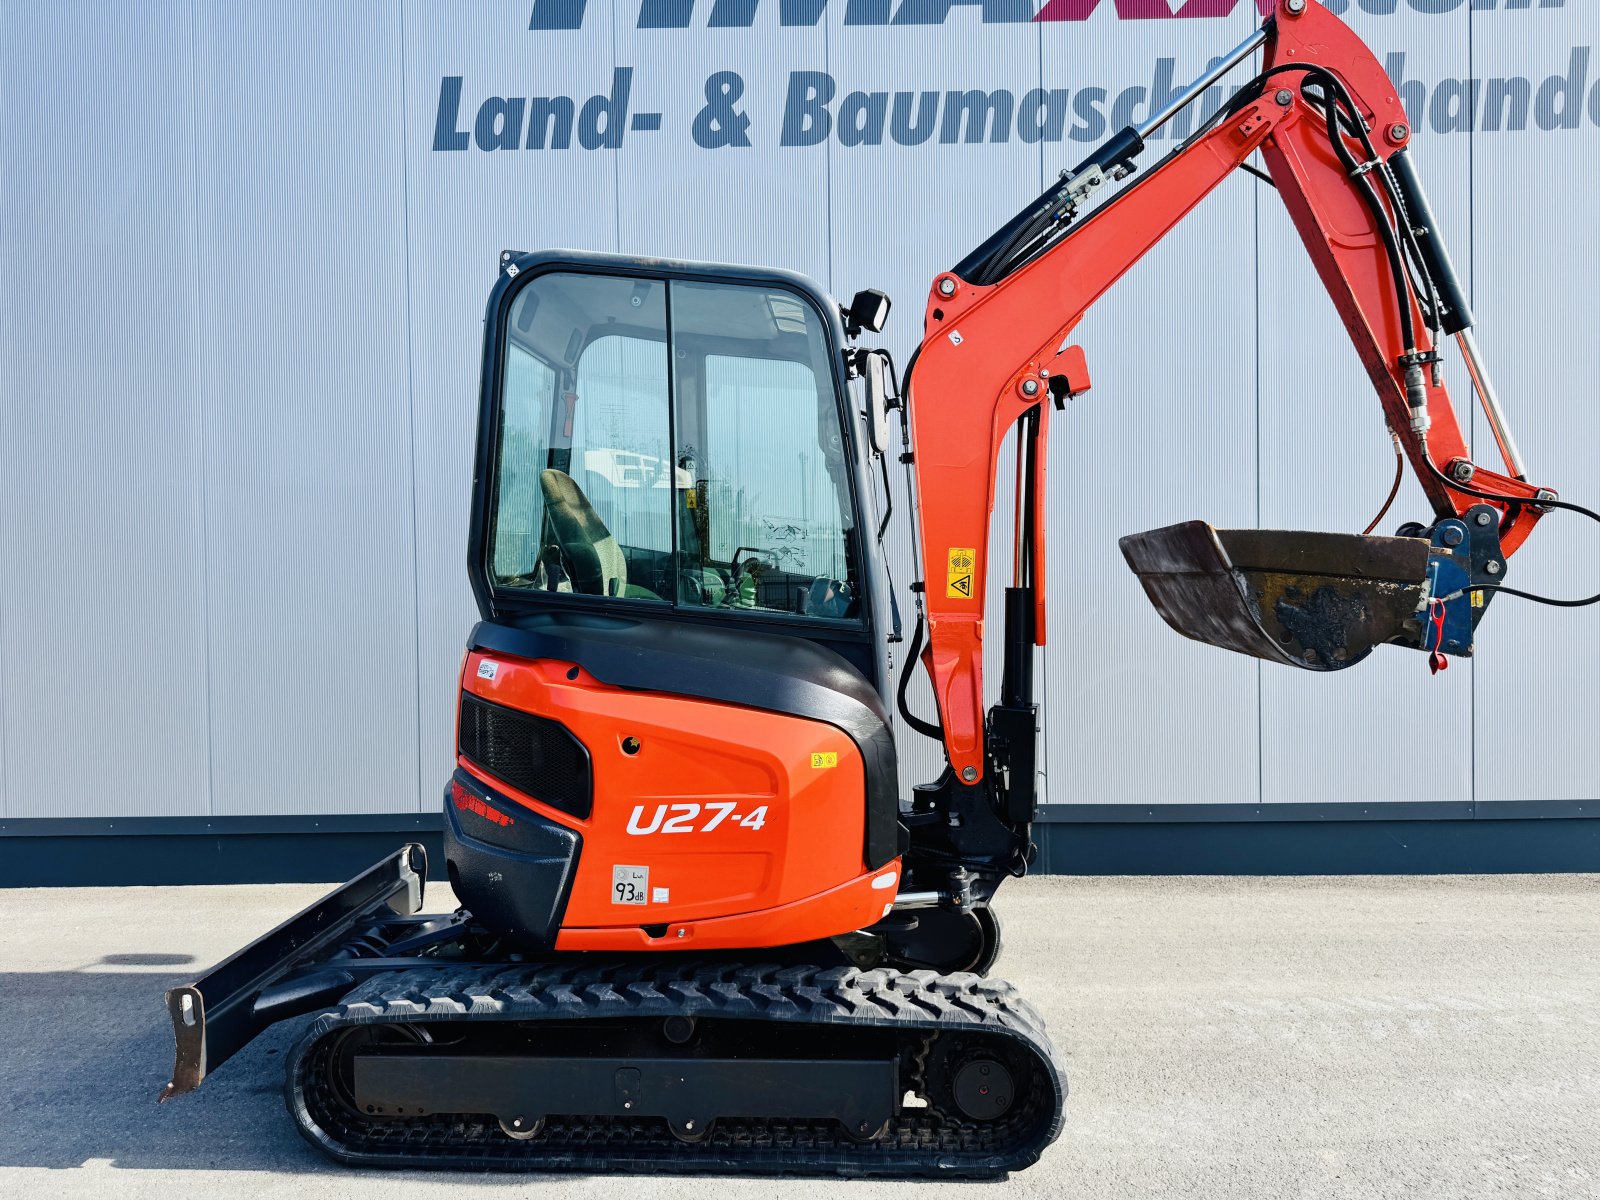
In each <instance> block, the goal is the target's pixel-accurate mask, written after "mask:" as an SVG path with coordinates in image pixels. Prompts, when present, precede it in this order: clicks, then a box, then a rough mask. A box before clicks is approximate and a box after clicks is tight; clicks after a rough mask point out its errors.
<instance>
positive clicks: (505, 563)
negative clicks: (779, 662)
mask: <svg viewBox="0 0 1600 1200" xmlns="http://www.w3.org/2000/svg"><path fill="white" fill-rule="evenodd" d="M708 272H711V273H708ZM758 275H759V276H760V277H758ZM518 276H521V278H518ZM502 284H503V287H502V289H500V290H497V293H496V297H495V299H494V300H493V301H491V306H490V317H489V320H490V321H491V322H493V324H494V327H495V330H496V336H494V337H492V338H491V339H490V340H491V342H493V343H496V347H495V352H496V357H495V359H494V361H492V362H490V363H488V364H486V379H492V380H493V382H492V384H491V386H490V387H488V388H486V389H485V395H484V406H485V407H484V411H483V413H482V415H481V418H480V420H481V428H482V430H483V431H484V434H483V436H482V437H481V438H480V442H481V443H482V444H481V446H480V453H481V455H482V460H481V461H480V470H479V480H480V487H479V488H478V503H477V511H476V512H475V514H474V520H473V532H474V545H473V549H472V561H471V573H472V577H473V583H474V587H475V589H476V591H477V593H478V597H479V601H480V607H481V608H482V610H483V612H484V614H485V617H486V618H495V617H501V616H512V617H514V616H516V615H518V614H525V613H536V612H548V611H552V610H573V611H592V612H594V613H597V614H598V613H604V614H607V615H612V616H617V617H620V618H625V619H628V620H631V621H642V622H647V623H648V622H655V621H670V622H676V621H694V622H705V621H709V622H711V623H712V624H713V625H714V626H718V627H726V626H729V625H732V624H742V625H748V626H754V627H756V628H760V629H763V630H767V631H776V630H786V631H790V632H795V633H798V634H800V635H801V636H803V637H807V638H810V639H814V640H816V641H818V642H820V643H822V644H825V645H828V646H829V647H830V648H831V649H834V650H835V651H839V652H842V653H844V654H845V656H846V657H847V658H850V659H851V660H852V661H853V662H854V665H856V666H857V668H858V669H859V670H861V672H862V673H863V675H865V676H866V677H867V678H868V679H869V680H871V681H872V682H873V683H874V684H876V683H877V682H878V681H879V679H880V677H881V673H880V670H879V667H878V663H877V661H876V656H875V655H874V654H872V653H870V652H869V650H868V648H869V647H870V645H871V638H870V634H871V628H872V625H873V624H874V622H873V621H872V615H873V614H872V600H873V598H874V597H873V595H872V587H871V582H870V578H869V573H868V572H867V571H866V565H867V564H866V562H865V547H864V544H863V540H862V538H861V537H860V535H859V530H860V529H861V528H862V526H863V524H865V523H864V522H862V521H861V520H859V519H858V512H859V510H860V508H861V503H862V501H861V499H860V497H861V496H863V495H864V494H866V488H865V487H864V486H863V485H864V480H862V479H860V478H858V475H859V474H860V471H861V466H862V463H861V459H862V455H861V454H860V453H859V452H858V450H857V447H856V445H855V442H854V438H853V434H854V426H855V422H854V418H853V416H851V415H850V414H849V413H848V404H847V400H848V393H847V391H846V389H845V386H844V380H843V378H842V362H843V358H842V355H841V354H840V349H841V345H840V343H841V342H842V341H843V327H842V323H841V320H840V316H841V314H839V313H838V312H837V310H836V306H833V305H832V304H831V303H829V302H827V301H826V299H825V298H824V297H821V296H820V295H817V294H813V293H814V292H815V289H814V286H813V285H811V284H809V283H807V282H806V281H804V280H800V279H799V278H798V277H795V278H793V279H790V278H787V277H784V278H780V277H778V276H777V275H774V274H772V273H770V272H769V273H765V274H762V273H753V272H750V271H748V270H740V269H734V268H726V269H722V268H711V267H706V266H703V265H701V266H697V267H695V268H694V269H693V270H681V269H675V268H673V267H671V266H670V265H669V264H664V263H662V262H660V261H659V260H652V261H651V262H648V263H647V262H645V261H642V260H626V259H616V260H611V259H608V258H605V257H604V256H593V255H586V256H581V257H579V256H573V257H571V258H570V259H565V258H563V257H561V256H560V255H555V256H550V255H544V256H540V257H539V259H538V260H537V261H530V259H529V258H528V257H527V256H522V257H520V258H519V257H515V256H513V257H509V258H507V259H506V260H505V263H504V273H503V275H502Z"/></svg>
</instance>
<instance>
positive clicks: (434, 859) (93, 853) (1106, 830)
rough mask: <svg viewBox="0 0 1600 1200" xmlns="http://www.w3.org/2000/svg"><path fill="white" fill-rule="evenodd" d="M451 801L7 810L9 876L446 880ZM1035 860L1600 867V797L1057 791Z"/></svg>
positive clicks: (1389, 868)
mask: <svg viewBox="0 0 1600 1200" xmlns="http://www.w3.org/2000/svg"><path fill="white" fill-rule="evenodd" d="M439 824H440V819H439V816H438V814H437V813H364V814H351V813H344V814H336V815H325V816H267V817H127V818H115V819H101V818H87V817H86V818H72V817H39V818H10V819H7V820H3V821H0V887H83V886H114V885H129V884H141V885H160V884H217V883H330V882H338V881H340V880H344V879H348V878H350V877H351V876H353V875H355V874H357V873H358V872H359V871H361V870H363V869H364V868H366V867H367V866H369V865H371V864H372V863H373V862H376V861H377V860H378V859H379V858H381V857H383V856H384V855H385V854H388V853H391V852H392V851H393V850H394V849H395V848H396V847H397V846H398V845H399V844H400V843H401V842H402V841H420V842H422V844H423V845H425V846H426V847H427V848H428V862H429V867H430V872H431V873H432V874H433V875H434V877H435V878H443V873H444V854H443V851H442V849H441V846H440V836H439ZM1034 829H1035V840H1036V841H1037V842H1038V845H1039V857H1038V860H1037V862H1036V863H1035V864H1034V870H1035V871H1036V872H1039V873H1047V874H1066V875H1385V874H1503V873H1508V872H1542V871H1594V872H1600V802H1597V801H1543V802H1539V801H1536V802H1519V801H1507V802H1491V803H1482V802H1480V803H1478V804H1477V805H1475V806H1474V805H1471V804H1466V805H1459V804H1455V803H1452V802H1447V801H1445V802H1439V803H1437V804H1427V803H1421V804H1406V805H1389V804H1348V805H1346V804H1338V805H1294V804H1263V805H1253V804H1215V805H1194V804H1158V805H1137V806H1136V805H1121V804H1084V805H1071V804H1054V805H1047V806H1045V808H1044V809H1043V810H1042V811H1041V814H1040V821H1039V823H1038V824H1037V825H1036V826H1035V827H1034Z"/></svg>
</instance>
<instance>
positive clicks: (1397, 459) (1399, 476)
mask: <svg viewBox="0 0 1600 1200" xmlns="http://www.w3.org/2000/svg"><path fill="white" fill-rule="evenodd" d="M1389 436H1390V438H1391V439H1393V441H1394V482H1393V483H1391V484H1390V485H1389V495H1388V496H1387V497H1386V498H1385V499H1384V502H1383V507H1382V508H1380V509H1379V510H1378V515H1377V516H1375V517H1373V518H1372V524H1370V525H1368V526H1367V527H1366V528H1365V529H1363V530H1362V531H1361V536H1362V537H1366V536H1367V535H1368V534H1370V533H1371V532H1372V531H1373V530H1374V529H1376V528H1377V527H1378V524H1379V522H1381V521H1382V520H1383V519H1384V517H1386V516H1388V515H1389V510H1390V509H1391V508H1393V507H1394V498H1395V497H1396V496H1398V495H1399V494H1400V484H1401V482H1402V481H1403V480H1404V479H1405V477H1406V453H1405V451H1404V450H1402V449H1401V448H1400V439H1399V438H1398V437H1396V436H1395V434H1394V433H1393V431H1391V432H1390V434H1389Z"/></svg>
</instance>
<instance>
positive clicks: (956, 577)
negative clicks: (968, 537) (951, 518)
mask: <svg viewBox="0 0 1600 1200" xmlns="http://www.w3.org/2000/svg"><path fill="white" fill-rule="evenodd" d="M977 565H978V552H977V551H976V550H974V549H973V548H972V547H971V546H951V547H950V558H949V562H948V564H947V566H946V570H945V577H944V594H945V595H946V596H953V597H955V598H956V599H958V600H970V599H972V572H973V570H974V569H975V568H976V567H977Z"/></svg>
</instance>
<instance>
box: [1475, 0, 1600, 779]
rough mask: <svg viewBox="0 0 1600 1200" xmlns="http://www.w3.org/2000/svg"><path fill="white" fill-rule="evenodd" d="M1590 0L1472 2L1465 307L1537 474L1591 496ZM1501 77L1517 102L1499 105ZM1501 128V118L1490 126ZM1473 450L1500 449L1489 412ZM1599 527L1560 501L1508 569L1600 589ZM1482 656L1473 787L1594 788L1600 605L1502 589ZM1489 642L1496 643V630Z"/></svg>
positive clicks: (1596, 132)
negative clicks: (1510, 7) (1533, 6)
mask: <svg viewBox="0 0 1600 1200" xmlns="http://www.w3.org/2000/svg"><path fill="white" fill-rule="evenodd" d="M1597 33H1600V6H1596V5H1594V4H1593V3H1575V2H1573V0H1569V2H1568V3H1567V5H1566V6H1565V7H1564V8H1561V9H1556V10H1542V11H1541V10H1535V11H1532V12H1523V13H1514V12H1482V13H1474V14H1473V20H1472V45H1473V65H1474V68H1475V73H1476V74H1477V75H1478V76H1479V78H1480V79H1482V80H1484V81H1486V82H1485V83H1484V84H1483V85H1482V87H1483V98H1482V103H1483V105H1484V106H1485V111H1484V112H1483V113H1482V114H1481V119H1480V122H1479V125H1478V132H1477V133H1475V134H1474V135H1473V138H1472V145H1473V248H1474V254H1473V258H1474V262H1475V263H1476V266H1477V270H1476V273H1475V280H1476V284H1477V286H1476V289H1475V292H1474V305H1475V308H1476V310H1477V314H1478V318H1479V322H1480V331H1479V334H1480V337H1479V340H1480V341H1481V342H1482V344H1483V347H1484V351H1485V353H1486V355H1488V356H1489V357H1490V362H1491V364H1492V366H1493V369H1494V371H1495V375H1496V378H1497V381H1498V383H1499V387H1500V390H1501V392H1502V393H1503V398H1504V402H1505V405H1506V408H1507V409H1508V411H1509V415H1510V418H1511V424H1512V428H1513V430H1514V431H1515V433H1516V435H1517V438H1518V440H1519V442H1520V444H1521V449H1522V453H1523V456H1524V457H1525V458H1526V459H1527V461H1528V467H1529V473H1530V477H1531V478H1532V479H1534V480H1535V481H1536V482H1539V483H1541V484H1545V485H1547V486H1550V487H1553V488H1555V489H1556V490H1558V491H1559V492H1561V494H1562V495H1563V496H1565V497H1567V498H1568V499H1571V500H1576V501H1578V502H1579V503H1581V504H1587V505H1589V506H1590V507H1594V506H1595V501H1596V499H1597V498H1600V468H1597V465H1596V464H1597V462H1600V459H1597V457H1596V454H1595V446H1596V445H1597V444H1600V411H1597V408H1596V405H1595V403H1594V396H1595V386H1596V382H1597V381H1600V339H1597V338H1596V336H1595V309H1596V299H1597V296H1600V222H1597V221H1596V219H1595V208H1594V204H1595V201H1594V197H1595V191H1596V187H1597V185H1600V57H1597V54H1596V50H1595V46H1596V43H1597V42H1600V37H1597V36H1596V35H1597ZM1494 80H1512V81H1517V80H1525V81H1526V84H1519V83H1513V84H1512V85H1510V90H1512V91H1520V90H1521V88H1522V87H1526V92H1523V93H1522V96H1523V99H1524V100H1525V101H1527V103H1520V102H1518V101H1517V100H1515V99H1513V101H1512V102H1511V103H1510V104H1509V105H1508V106H1507V108H1506V109H1505V110H1504V111H1502V110H1501V109H1500V106H1499V105H1498V104H1496V105H1494V106H1493V108H1494V111H1493V119H1492V120H1491V115H1490V111H1489V101H1490V96H1491V94H1492V93H1493V92H1495V91H1496V90H1498V89H1497V88H1496V87H1495V86H1493V85H1492V81H1494ZM1495 126H1498V128H1495ZM1478 429H1479V431H1480V432H1479V434H1478V457H1479V459H1480V460H1482V461H1484V462H1486V463H1490V462H1494V461H1495V459H1494V455H1493V450H1492V444H1491V443H1490V442H1489V434H1488V432H1487V430H1486V428H1485V423H1484V422H1483V421H1482V420H1481V419H1480V421H1479V424H1478ZM1594 536H1595V530H1594V527H1593V526H1592V525H1589V524H1588V523H1587V522H1585V521H1583V520H1582V519H1581V518H1579V517H1577V516H1575V515H1572V514H1561V513H1557V514H1553V515H1551V516H1549V517H1547V518H1545V520H1544V522H1543V523H1542V524H1541V525H1540V526H1539V527H1538V528H1537V529H1536V530H1535V531H1534V534H1533V537H1532V539H1531V540H1530V541H1529V542H1528V545H1527V547H1526V549H1525V550H1523V551H1522V552H1521V553H1519V554H1518V555H1517V556H1516V558H1515V559H1513V560H1512V563H1511V571H1510V575H1509V579H1508V581H1509V582H1510V583H1511V584H1512V585H1513V586H1516V587H1520V588H1524V589H1527V590H1530V591H1534V592H1542V593H1545V594H1546V595H1554V596H1588V595H1593V594H1594V593H1596V592H1600V558H1597V556H1596V554H1595V550H1594V546H1595V542H1594ZM1485 626H1486V631H1485V636H1484V638H1483V643H1482V644H1483V649H1482V651H1481V652H1480V657H1479V661H1478V668H1477V682H1478V688H1477V700H1478V704H1477V720H1476V723H1475V730H1474V733H1475V737H1474V740H1473V745H1474V761H1475V764H1476V770H1477V798H1478V799H1479V800H1480V801H1497V800H1527V799H1539V800H1569V799H1592V798H1593V797H1594V796H1595V795H1596V793H1597V791H1600V768H1597V767H1596V760H1595V756H1594V754H1593V753H1592V750H1591V747H1592V745H1593V741H1594V729H1595V720H1596V712H1597V710H1600V705H1597V702H1600V609H1595V608H1589V609H1580V610H1576V611H1555V610H1551V609H1547V608H1542V607H1538V606H1535V605H1532V604H1529V603H1527V602H1525V601H1521V600H1516V599H1513V598H1510V597H1505V598H1502V599H1500V600H1497V601H1496V602H1495V605H1494V608H1493V609H1492V610H1491V611H1490V612H1489V613H1488V614H1487V616H1486V619H1485ZM1491 639H1492V640H1491Z"/></svg>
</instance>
